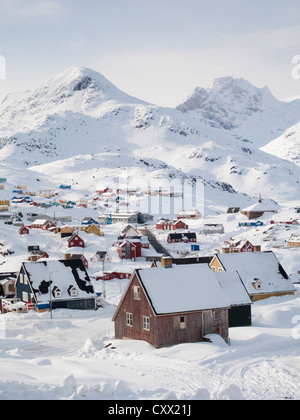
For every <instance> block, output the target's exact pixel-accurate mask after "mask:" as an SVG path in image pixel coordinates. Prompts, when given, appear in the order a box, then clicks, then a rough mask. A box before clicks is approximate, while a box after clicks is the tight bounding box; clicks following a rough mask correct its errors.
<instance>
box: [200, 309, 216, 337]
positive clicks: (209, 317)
mask: <svg viewBox="0 0 300 420" xmlns="http://www.w3.org/2000/svg"><path fill="white" fill-rule="evenodd" d="M207 334H213V313H212V311H204V312H202V335H203V336H205V335H207Z"/></svg>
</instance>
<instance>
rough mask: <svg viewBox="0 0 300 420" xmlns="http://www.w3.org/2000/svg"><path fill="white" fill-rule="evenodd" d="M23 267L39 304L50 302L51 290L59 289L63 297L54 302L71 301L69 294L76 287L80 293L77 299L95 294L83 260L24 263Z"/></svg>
mask: <svg viewBox="0 0 300 420" xmlns="http://www.w3.org/2000/svg"><path fill="white" fill-rule="evenodd" d="M23 266H24V268H25V270H26V272H27V274H28V277H29V280H30V282H31V285H32V289H33V291H34V293H35V296H36V298H37V301H38V302H49V300H50V297H49V296H50V290H49V282H50V281H51V290H53V289H54V287H58V288H59V289H60V290H61V292H62V296H61V298H59V299H55V298H54V297H53V296H52V300H65V299H70V298H71V297H70V294H69V292H68V290H69V288H70V286H74V287H75V288H76V290H77V292H78V294H77V296H76V298H77V299H78V298H87V297H91V296H93V294H94V288H93V286H92V283H91V280H90V278H89V276H88V274H87V271H86V270H85V268H84V266H83V263H82V261H81V260H48V261H43V262H24V263H23Z"/></svg>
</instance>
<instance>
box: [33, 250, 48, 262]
mask: <svg viewBox="0 0 300 420" xmlns="http://www.w3.org/2000/svg"><path fill="white" fill-rule="evenodd" d="M41 258H49V254H48V253H47V252H45V251H34V252H32V253H31V254H30V256H29V258H28V261H38V260H40V259H41Z"/></svg>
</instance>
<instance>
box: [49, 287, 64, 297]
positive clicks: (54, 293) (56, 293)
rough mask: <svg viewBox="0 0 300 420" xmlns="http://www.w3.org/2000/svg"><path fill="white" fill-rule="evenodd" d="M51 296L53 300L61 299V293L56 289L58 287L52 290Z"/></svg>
mask: <svg viewBox="0 0 300 420" xmlns="http://www.w3.org/2000/svg"><path fill="white" fill-rule="evenodd" d="M52 294H53V296H54V297H55V298H60V297H62V294H63V293H62V291H61V290H60V289H59V288H58V287H56V288H55V289H54V290H53V293H52Z"/></svg>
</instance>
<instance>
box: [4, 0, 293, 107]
mask: <svg viewBox="0 0 300 420" xmlns="http://www.w3.org/2000/svg"><path fill="white" fill-rule="evenodd" d="M0 55H2V56H3V57H5V60H6V79H5V80H0V97H3V95H4V94H6V93H7V92H10V91H16V90H27V89H33V88H35V87H38V85H39V84H41V83H43V82H45V81H47V80H48V79H49V78H51V77H53V76H55V75H56V74H57V73H59V72H61V71H63V70H65V69H66V68H67V67H70V66H84V67H90V68H92V69H93V70H96V71H98V72H100V73H101V74H103V75H104V76H105V77H106V78H107V79H109V80H110V81H111V82H112V83H114V84H115V85H116V86H117V87H118V88H120V89H121V90H123V91H125V92H126V93H128V94H130V95H132V96H136V97H138V98H140V99H143V100H146V101H149V102H152V103H155V104H157V105H161V106H172V107H173V106H176V105H178V104H179V103H181V102H183V100H185V99H186V98H187V97H188V96H189V95H190V94H191V93H192V91H193V90H194V88H195V87H196V86H201V87H208V86H209V85H210V84H211V83H212V81H213V80H214V79H215V78H217V77H222V76H234V77H242V78H245V79H247V80H249V81H250V82H251V83H253V84H254V85H255V86H258V87H262V86H265V85H267V86H268V87H269V88H270V90H271V91H272V93H273V94H274V95H275V96H276V97H277V98H278V99H283V98H288V97H293V96H297V95H300V79H299V80H295V78H293V77H292V69H293V64H292V59H293V57H294V56H296V55H300V1H299V0H251V1H250V0H206V1H204V0H151V1H150V0H147V1H146V0H57V1H56V0H0ZM0 70H1V69H0ZM0 77H1V71H0Z"/></svg>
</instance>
